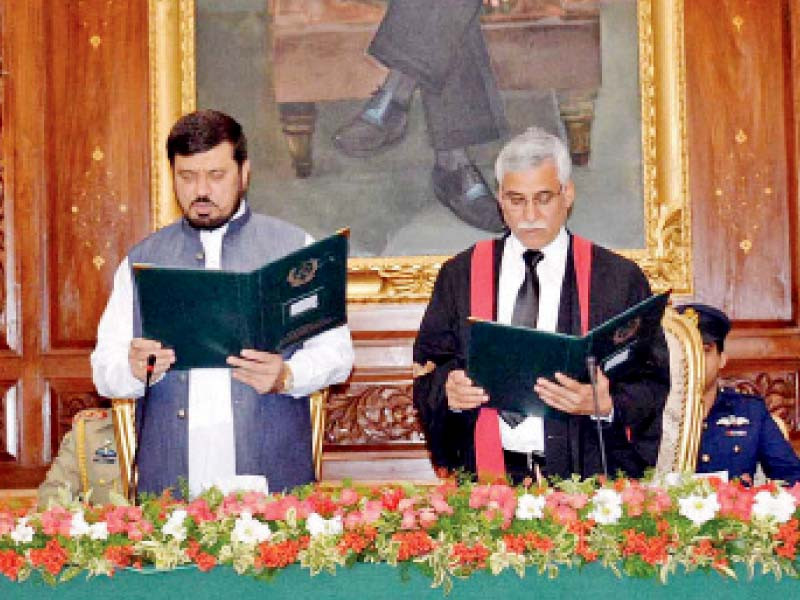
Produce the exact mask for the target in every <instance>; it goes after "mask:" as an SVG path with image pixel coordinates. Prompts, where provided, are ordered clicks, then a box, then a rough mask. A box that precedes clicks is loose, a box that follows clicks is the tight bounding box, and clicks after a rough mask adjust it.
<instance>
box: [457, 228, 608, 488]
mask: <svg viewBox="0 0 800 600" xmlns="http://www.w3.org/2000/svg"><path fill="white" fill-rule="evenodd" d="M494 244H495V240H483V241H480V242H478V243H477V244H475V249H474V250H473V252H472V263H471V265H470V313H471V314H472V316H473V317H476V318H478V319H485V320H488V321H491V320H494V318H495V315H494V302H495V298H496V297H497V295H496V292H495V285H494V283H495V274H494ZM572 257H573V261H574V264H575V277H576V280H577V285H578V306H579V307H580V314H581V332H582V333H583V334H584V335H585V334H586V333H587V332H588V331H589V295H590V289H589V288H590V287H591V276H592V243H591V242H590V241H589V240H587V239H586V238H582V237H580V236H577V235H573V236H572ZM475 468H476V471H477V472H478V479H480V480H495V479H498V478H499V479H502V478H504V477H505V474H506V464H505V460H504V459H503V445H502V443H501V441H500V419H499V415H498V413H497V410H496V409H494V408H481V410H480V412H479V413H478V421H477V423H475Z"/></svg>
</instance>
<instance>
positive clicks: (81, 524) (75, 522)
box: [69, 511, 89, 537]
mask: <svg viewBox="0 0 800 600" xmlns="http://www.w3.org/2000/svg"><path fill="white" fill-rule="evenodd" d="M88 534H89V524H88V523H87V522H86V517H84V516H83V511H79V512H74V513H72V521H70V524H69V535H70V537H80V536H82V535H88Z"/></svg>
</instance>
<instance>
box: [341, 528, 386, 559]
mask: <svg viewBox="0 0 800 600" xmlns="http://www.w3.org/2000/svg"><path fill="white" fill-rule="evenodd" d="M377 534H378V532H377V530H376V529H375V528H374V527H364V528H363V530H362V531H348V532H345V534H344V535H343V536H342V539H341V540H339V543H338V544H337V548H338V550H339V553H340V554H341V555H342V556H345V555H347V554H348V553H349V552H354V553H355V554H361V552H363V551H364V549H365V548H367V546H369V545H370V544H372V542H373V541H375V537H376V536H377Z"/></svg>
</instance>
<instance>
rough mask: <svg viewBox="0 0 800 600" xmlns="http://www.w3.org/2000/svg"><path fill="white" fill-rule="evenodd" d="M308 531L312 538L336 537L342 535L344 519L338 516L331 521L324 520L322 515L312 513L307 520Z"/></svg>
mask: <svg viewBox="0 0 800 600" xmlns="http://www.w3.org/2000/svg"><path fill="white" fill-rule="evenodd" d="M306 529H308V533H310V534H311V537H317V536H318V535H336V534H337V533H342V529H343V527H342V517H340V516H338V515H337V516H335V517H333V518H331V519H323V518H322V516H321V515H319V514H317V513H311V514H310V515H308V519H306Z"/></svg>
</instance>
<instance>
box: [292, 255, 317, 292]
mask: <svg viewBox="0 0 800 600" xmlns="http://www.w3.org/2000/svg"><path fill="white" fill-rule="evenodd" d="M318 267H319V259H318V258H311V259H309V260H306V261H303V262H302V263H300V264H299V265H298V266H296V267H294V268H293V269H290V270H289V274H288V275H287V276H286V281H287V282H288V283H289V285H290V286H292V287H300V286H301V285H305V284H307V283H309V282H310V281H313V280H314V277H316V275H317V268H318Z"/></svg>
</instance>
